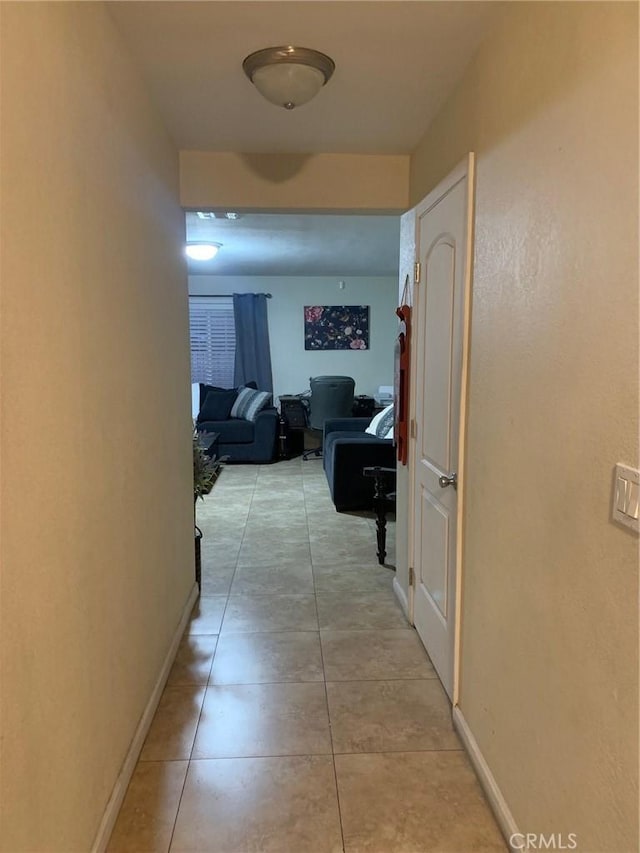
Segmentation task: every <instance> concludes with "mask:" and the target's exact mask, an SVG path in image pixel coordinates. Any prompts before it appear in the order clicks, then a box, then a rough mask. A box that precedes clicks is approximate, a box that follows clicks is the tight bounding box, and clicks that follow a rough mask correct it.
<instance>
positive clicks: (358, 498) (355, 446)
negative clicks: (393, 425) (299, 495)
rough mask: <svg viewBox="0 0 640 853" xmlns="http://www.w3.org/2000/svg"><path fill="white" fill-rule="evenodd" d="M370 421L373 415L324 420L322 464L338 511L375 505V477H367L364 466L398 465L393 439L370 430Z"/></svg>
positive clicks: (390, 466) (388, 466)
mask: <svg viewBox="0 0 640 853" xmlns="http://www.w3.org/2000/svg"><path fill="white" fill-rule="evenodd" d="M370 421H371V419H370V418H333V419H329V420H326V421H325V422H324V431H323V442H322V464H323V466H324V472H325V474H326V475H327V482H328V483H329V491H330V492H331V499H332V500H333V503H334V504H335V507H336V509H337V510H338V512H342V511H343V510H349V509H371V508H372V506H373V480H372V479H371V478H370V477H364V476H363V474H362V469H363V468H365V467H367V466H369V465H381V466H383V467H385V468H395V466H396V456H395V448H394V446H393V440H392V439H390V438H376V437H375V435H369V433H366V432H365V429H366V428H367V427H368V426H369V423H370Z"/></svg>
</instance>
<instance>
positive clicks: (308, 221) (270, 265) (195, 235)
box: [186, 212, 400, 278]
mask: <svg viewBox="0 0 640 853" xmlns="http://www.w3.org/2000/svg"><path fill="white" fill-rule="evenodd" d="M186 223H187V240H188V241H190V240H193V241H211V240H212V241H213V242H216V243H222V248H221V249H220V251H219V252H218V254H217V255H216V257H215V258H214V259H213V260H211V261H204V262H202V261H189V262H188V268H189V273H190V274H192V275H194V274H195V275H197V274H201V275H202V274H206V275H276V276H283V275H289V276H306V275H319V276H337V277H338V278H346V277H351V276H371V275H393V276H395V275H397V274H398V249H399V243H400V219H399V217H398V216H342V215H340V216H338V215H335V216H334V215H328V214H325V215H322V214H320V215H319V214H295V215H293V214H279V213H247V214H244V215H243V216H242V218H240V219H236V220H233V221H231V220H227V219H211V220H209V219H207V220H201V219H199V218H198V216H197V214H196V213H195V212H188V213H187V214H186Z"/></svg>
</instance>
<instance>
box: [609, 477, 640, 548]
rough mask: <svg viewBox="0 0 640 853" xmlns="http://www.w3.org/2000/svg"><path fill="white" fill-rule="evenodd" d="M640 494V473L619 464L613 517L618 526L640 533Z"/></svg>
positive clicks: (614, 487) (612, 510)
mask: <svg viewBox="0 0 640 853" xmlns="http://www.w3.org/2000/svg"><path fill="white" fill-rule="evenodd" d="M639 494H640V471H638V470H637V469H636V468H631V467H629V465H623V464H622V463H621V462H618V464H617V465H616V470H615V474H614V476H613V495H612V500H611V515H612V518H613V520H614V521H617V522H618V524H624V526H625V527H629V528H631V530H635V532H636V533H638V532H639V531H640V523H639V517H638V516H639V513H640V508H639V506H638V496H639Z"/></svg>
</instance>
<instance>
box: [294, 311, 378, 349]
mask: <svg viewBox="0 0 640 853" xmlns="http://www.w3.org/2000/svg"><path fill="white" fill-rule="evenodd" d="M304 348H305V349H306V350H326V349H350V350H368V349H369V306H368V305H305V307H304Z"/></svg>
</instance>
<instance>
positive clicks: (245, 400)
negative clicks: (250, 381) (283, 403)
mask: <svg viewBox="0 0 640 853" xmlns="http://www.w3.org/2000/svg"><path fill="white" fill-rule="evenodd" d="M270 402H271V394H270V393H269V392H268V391H254V390H253V388H241V389H240V391H239V392H238V396H237V397H236V401H235V403H234V404H233V406H232V408H231V417H232V418H242V419H244V420H245V421H255V419H256V418H257V417H258V412H259V411H260V410H261V409H264V407H265V406H268V405H269V403H270Z"/></svg>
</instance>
